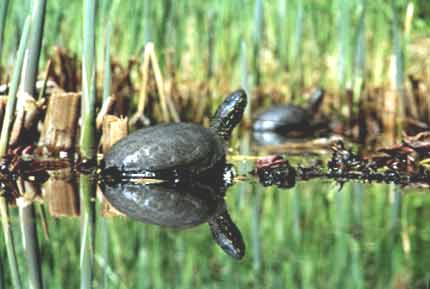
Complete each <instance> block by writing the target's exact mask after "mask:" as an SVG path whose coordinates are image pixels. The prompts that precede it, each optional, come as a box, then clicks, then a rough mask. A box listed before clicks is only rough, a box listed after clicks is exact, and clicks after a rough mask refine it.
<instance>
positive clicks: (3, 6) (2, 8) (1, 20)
mask: <svg viewBox="0 0 430 289" xmlns="http://www.w3.org/2000/svg"><path fill="white" fill-rule="evenodd" d="M8 6H9V0H4V1H2V2H1V3H0V59H1V55H2V50H3V41H4V39H3V38H4V31H5V24H6V14H7V10H8ZM0 63H1V62H0Z"/></svg>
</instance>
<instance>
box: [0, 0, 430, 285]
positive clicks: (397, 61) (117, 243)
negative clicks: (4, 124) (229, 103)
mask: <svg viewBox="0 0 430 289" xmlns="http://www.w3.org/2000/svg"><path fill="white" fill-rule="evenodd" d="M35 3H40V2H38V1H30V0H15V1H8V0H2V1H1V3H0V65H1V67H2V70H1V75H0V80H1V81H2V83H5V82H8V81H9V80H12V83H13V84H12V87H14V89H11V90H10V91H9V93H10V96H11V97H12V98H11V99H14V98H13V97H15V96H14V94H16V89H17V81H18V78H19V77H18V76H19V75H20V72H21V64H22V60H23V55H24V53H23V49H21V51H20V52H21V53H18V57H16V55H17V51H18V48H19V46H20V44H21V45H22V46H24V45H25V43H26V41H27V38H29V39H31V37H32V36H31V35H34V31H33V33H30V36H28V33H29V32H28V29H29V27H28V25H29V24H25V23H26V22H29V20H26V19H28V15H30V14H32V13H34V11H35V10H36V7H37V5H36V4H35ZM92 3H93V4H94V2H93V1H47V3H46V10H45V14H43V16H42V17H44V21H45V27H44V30H43V33H42V46H41V54H40V62H39V65H37V61H36V64H35V71H36V72H37V67H39V71H43V68H44V67H45V66H46V63H47V61H48V59H50V58H51V59H53V62H56V61H57V63H58V62H61V61H59V60H58V58H60V57H63V59H65V58H66V56H68V57H70V58H68V59H69V60H67V61H68V62H67V63H68V64H67V65H64V64H63V66H56V67H60V68H61V69H60V70H59V71H57V72H56V71H55V68H54V69H53V73H52V74H53V75H57V76H61V75H63V76H64V75H65V72H66V68H71V69H72V70H71V71H69V72H68V73H69V74H70V75H69V74H68V75H67V76H68V77H65V78H64V79H65V80H64V81H63V83H62V86H63V88H64V89H65V90H75V91H78V90H79V91H80V90H82V91H83V92H84V93H83V94H84V98H83V99H84V102H83V103H84V105H83V108H82V112H83V114H84V115H86V116H88V117H87V121H85V120H84V122H85V123H86V125H88V131H89V132H90V133H87V134H88V135H93V134H94V133H91V132H94V131H93V129H94V123H93V122H94V109H95V103H101V102H102V96H103V95H104V96H107V95H110V94H116V95H122V97H123V99H125V100H126V101H127V102H130V103H131V105H129V106H127V108H128V110H126V111H125V112H123V113H124V114H128V115H132V114H133V113H134V112H135V111H136V110H138V108H137V104H138V103H139V100H140V98H141V97H142V95H143V94H145V93H146V91H144V90H142V88H141V87H142V74H144V72H142V71H141V69H140V68H141V66H142V62H144V57H145V54H144V49H145V45H146V44H147V43H148V42H153V43H154V45H155V52H156V54H157V56H158V60H159V63H160V67H161V72H162V74H163V75H164V78H165V81H166V82H165V83H168V82H169V81H172V83H174V84H175V85H176V87H174V88H172V89H171V90H170V91H174V92H175V93H173V94H172V95H171V97H172V98H173V101H174V103H175V104H176V105H177V107H176V108H177V109H178V110H179V114H180V117H181V119H192V116H191V115H193V116H195V115H196V114H198V113H196V108H198V107H201V106H202V103H203V104H205V107H207V111H205V110H204V109H202V113H201V114H203V115H205V114H207V115H209V114H210V110H213V109H214V108H215V107H216V106H217V103H219V99H220V98H222V97H223V96H224V95H225V93H226V92H227V91H229V90H231V89H233V88H236V87H238V86H243V87H245V88H246V89H247V90H248V91H249V92H250V95H251V100H252V101H251V107H252V110H250V111H249V113H251V112H253V111H255V110H256V109H257V108H259V107H261V105H263V104H264V105H269V104H270V103H272V102H274V103H275V102H285V101H289V100H292V101H294V102H298V103H303V102H305V99H304V98H303V97H302V95H303V91H305V90H307V89H309V88H311V87H314V86H316V85H322V86H324V87H326V88H327V89H328V91H329V95H330V97H329V98H328V99H329V101H328V103H327V104H326V105H327V106H331V107H335V108H336V110H337V111H338V113H339V114H341V115H343V116H348V113H349V112H348V111H347V110H348V105H349V102H350V100H349V99H348V98H347V94H346V91H352V92H353V93H352V96H353V98H352V103H353V105H352V107H353V108H357V106H358V104H359V102H360V99H361V98H362V97H363V96H364V95H365V93H364V91H367V90H369V89H373V88H380V89H382V90H390V91H394V92H395V93H394V95H395V97H396V99H397V100H398V103H399V104H400V106H399V107H403V106H404V105H405V103H406V100H405V99H406V98H405V97H404V95H406V92H407V90H406V88H407V87H408V85H409V84H408V83H409V82H408V75H410V74H411V75H413V76H414V77H417V78H419V79H420V81H421V82H422V83H423V84H424V85H427V87H429V83H430V57H429V51H430V3H429V1H427V0H416V1H406V0H398V1H395V0H393V1H384V0H375V1H366V0H354V1H348V0H336V1H322V0H321V1H319V0H313V1H304V0H274V1H263V0H238V1H229V0H220V1H197V0H189V1H174V0H162V1H150V0H144V1H120V0H113V1H108V0H100V1H96V2H95V6H91V4H92ZM83 7H85V9H84V8H83ZM93 8H95V13H96V14H95V15H96V17H95V18H94V14H93V13H92V12H94V11H93V10H92V9H93ZM31 22H32V24H31V25H32V27H35V26H36V24H35V23H39V22H36V20H34V18H33V19H32V20H31ZM92 32H94V34H93V33H92ZM91 35H94V36H91ZM84 36H85V37H86V38H85V39H84ZM29 42H32V41H31V40H30V41H29ZM23 43H24V44H23ZM54 47H60V48H61V49H66V51H67V52H65V53H59V52H58V51H59V50H58V48H57V50H55V49H54ZM107 54H110V56H111V57H108V56H109V55H107ZM19 55H21V56H19ZM36 58H37V57H36ZM130 59H133V61H130ZM81 60H85V61H84V66H83V68H81V65H80V62H81ZM74 61H75V62H76V63H77V64H76V63H75V64H74ZM62 63H64V61H63V62H62ZM133 63H134V64H133ZM136 63H137V64H136ZM133 65H134V66H133ZM153 66H154V65H153ZM118 67H120V68H121V69H119V68H118ZM81 69H84V70H85V69H88V70H87V71H94V73H95V71H97V75H95V74H94V75H93V74H89V75H90V77H89V78H85V81H86V85H85V81H84V82H83V83H84V85H82V84H81V81H80V79H81V74H82V73H81ZM118 70H120V71H121V73H122V72H124V71H125V72H126V73H129V74H130V79H131V81H132V83H133V85H131V86H130V87H131V88H130V89H128V90H125V92H124V91H120V89H119V86H118V85H117V83H118ZM13 71H14V72H13ZM110 73H112V81H109V80H110V79H109V77H106V75H107V76H109V75H110ZM39 74H40V75H41V73H39ZM71 75H73V77H71ZM86 76H87V77H88V74H87V75H86ZM91 76H94V77H93V78H91ZM84 77H85V76H84ZM40 78H42V77H40ZM71 79H73V80H74V82H72V81H70V80H71ZM14 84H15V85H14ZM166 85H167V84H166ZM94 87H96V89H94ZM153 90H154V91H155V89H153ZM11 91H12V92H11ZM427 91H429V90H427ZM109 92H111V93H109ZM427 98H428V94H427ZM189 99H191V100H189ZM8 102H9V103H12V101H8ZM189 104H193V105H191V107H192V109H190V110H188V111H187V110H186V109H185V108H184V107H186V105H189ZM426 104H427V105H429V109H430V102H427V103H426ZM181 105H182V106H181ZM11 109H12V108H11ZM200 110H201V108H199V111H200ZM400 111H401V109H400ZM117 112H118V111H117ZM427 118H429V116H428V115H427ZM201 120H202V119H199V121H201ZM247 120H248V121H249V120H250V115H249V114H248V116H247ZM424 121H426V120H425V119H424ZM427 124H428V119H427ZM238 135H239V136H240V137H238ZM238 135H236V140H235V141H234V142H233V144H232V147H233V149H234V151H237V150H239V149H238V148H239V147H240V152H241V153H242V154H244V152H246V151H248V153H249V148H248V149H247V147H248V146H249V144H247V143H246V138H242V133H240V134H238ZM7 138H8V137H7ZM87 138H90V137H87ZM238 139H243V141H244V144H240V143H239V141H238ZM92 141H93V140H89V139H87V140H83V143H82V144H83V146H82V147H81V149H82V148H83V149H82V150H83V151H81V153H82V155H84V156H86V157H89V158H91V156H92V155H93V154H94V144H93V142H92ZM3 144H7V142H4V141H3ZM244 147H245V149H244ZM3 154H4V152H3ZM237 165H239V164H237ZM81 180H83V183H81V193H82V194H83V195H82V196H83V197H82V199H83V200H84V203H82V207H81V208H82V210H85V214H83V215H84V216H86V217H85V218H83V224H87V225H88V224H90V225H89V226H85V225H83V226H82V227H81V230H80V229H79V228H80V227H79V226H80V224H79V222H78V220H77V219H75V218H61V219H56V218H53V217H50V216H48V220H47V223H48V232H49V238H47V236H46V234H42V230H41V226H40V224H41V221H40V219H41V218H40V215H39V214H37V215H36V216H35V218H36V220H37V224H38V232H37V237H38V240H40V256H41V258H40V259H41V263H40V264H38V263H37V262H36V263H31V264H32V265H29V266H25V265H26V264H27V265H28V264H30V263H29V262H30V261H29V260H34V259H31V258H29V257H28V251H25V250H24V246H21V244H22V242H23V241H25V238H24V237H23V236H26V230H21V228H20V223H21V224H22V223H23V220H22V217H20V215H19V214H18V211H17V210H16V209H15V208H12V209H11V210H10V212H11V214H10V216H9V217H10V220H9V221H10V224H11V229H12V234H13V236H14V237H15V238H14V240H12V242H14V244H15V248H16V255H17V263H18V268H17V270H18V273H19V275H20V276H21V282H22V285H23V287H24V288H27V287H28V288H37V287H38V286H40V285H42V284H41V282H38V281H37V278H33V277H34V276H37V274H39V273H38V271H39V272H42V273H41V274H42V280H43V282H42V283H43V285H44V286H43V285H42V286H43V287H46V288H77V287H78V286H81V288H91V287H94V288H191V287H197V288H244V287H247V288H428V287H429V286H430V285H429V284H430V270H429V269H428V268H430V226H429V223H428V221H427V220H429V219H430V195H429V194H428V189H421V190H420V189H409V190H405V189H403V188H399V187H396V186H391V185H390V186H385V185H372V186H370V185H364V184H358V183H353V184H347V185H345V186H344V187H343V188H342V190H339V186H338V185H336V184H332V183H327V182H323V181H318V182H311V183H306V184H299V185H298V186H296V187H295V188H293V189H290V190H280V189H276V188H269V189H263V188H262V187H260V186H259V185H258V184H256V183H255V182H254V181H252V180H250V181H247V182H240V183H238V184H236V185H235V186H234V187H233V188H231V190H230V191H229V192H228V196H227V202H228V206H229V208H230V212H231V214H232V218H233V219H234V220H235V221H236V222H237V225H238V227H239V228H240V229H241V231H242V233H243V235H244V239H245V241H246V245H247V254H246V257H245V259H244V261H242V262H239V263H238V262H236V261H234V260H231V259H229V257H227V256H226V255H224V254H223V252H221V250H219V249H218V248H217V247H216V246H215V244H214V242H213V241H212V240H211V236H210V233H209V231H208V228H207V226H200V227H198V228H195V229H193V230H190V231H183V232H176V231H171V230H165V229H163V228H158V227H155V226H150V225H145V224H141V223H138V222H134V221H132V220H128V219H124V218H115V219H109V218H108V219H105V218H102V217H100V216H97V217H96V224H97V225H96V226H95V227H93V226H91V224H93V219H92V217H91V216H92V212H93V210H94V208H93V207H92V205H94V204H93V203H89V202H90V201H91V198H88V196H92V194H94V188H93V187H92V186H91V184H90V183H91V181H92V180H90V179H88V178H81ZM2 197H3V196H2ZM39 206H41V205H40V204H37V208H38V207H39ZM37 208H36V209H37ZM99 210H100V208H99V206H98V207H97V208H96V211H97V212H98V211H99ZM88 212H89V213H88ZM2 218H3V221H7V219H5V215H2ZM86 222H87V223H86ZM85 230H89V231H87V233H85V232H86V231H85ZM94 230H95V231H94ZM6 231H7V230H4V232H6ZM5 236H7V234H5ZM83 236H85V237H83ZM93 237H94V238H95V239H92V238H93ZM88 238H89V239H88ZM5 239H6V241H7V238H5ZM36 240H37V239H36ZM82 240H85V241H82ZM9 241H10V240H9ZM8 244H9V243H7V242H6V245H5V242H1V244H0V254H1V255H2V256H6V249H7V248H8V247H7V245H8ZM24 244H25V243H24ZM26 248H27V247H26ZM82 248H84V249H82ZM86 249H88V250H89V251H85V250H86ZM8 250H9V249H8ZM34 250H35V252H37V251H38V250H39V249H38V248H36V249H34ZM8 252H9V251H8ZM82 252H90V254H85V253H82ZM35 259H37V258H35ZM5 260H6V258H0V261H1V263H0V265H1V266H0V268H1V269H2V270H0V273H1V274H0V288H11V286H12V285H11V284H12V282H14V283H13V284H17V283H19V282H20V281H19V280H17V279H16V278H15V279H14V280H12V276H14V275H11V272H12V273H13V270H14V266H11V265H9V263H7V262H6V261H5ZM34 269H36V270H34Z"/></svg>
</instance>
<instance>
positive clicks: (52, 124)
mask: <svg viewBox="0 0 430 289" xmlns="http://www.w3.org/2000/svg"><path fill="white" fill-rule="evenodd" d="M79 100H80V95H79V93H73V92H70V93H66V92H56V93H53V94H52V95H51V96H50V97H49V102H48V108H47V111H46V116H45V121H44V123H43V128H42V132H41V136H40V140H39V146H42V147H44V148H47V150H48V151H49V152H60V151H72V150H73V149H74V145H75V139H76V131H77V126H78V118H79Z"/></svg>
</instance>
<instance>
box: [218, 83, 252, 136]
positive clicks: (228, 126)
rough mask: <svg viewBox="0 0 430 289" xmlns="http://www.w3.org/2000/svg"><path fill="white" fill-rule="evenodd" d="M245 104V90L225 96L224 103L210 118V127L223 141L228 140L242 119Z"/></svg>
mask: <svg viewBox="0 0 430 289" xmlns="http://www.w3.org/2000/svg"><path fill="white" fill-rule="evenodd" d="M246 103H247V99H246V93H245V90H243V89H239V90H236V91H234V92H232V93H231V94H230V95H229V96H227V97H226V99H225V100H224V102H223V103H222V104H221V105H220V106H219V107H218V109H217V111H216V112H215V114H214V116H213V117H212V120H211V127H212V128H213V129H214V130H215V131H216V132H217V133H218V135H219V136H221V137H222V138H223V139H225V140H228V139H229V138H230V135H231V132H232V130H233V128H234V127H235V126H236V125H237V124H238V123H239V122H240V120H241V119H242V115H243V112H244V111H245V108H246Z"/></svg>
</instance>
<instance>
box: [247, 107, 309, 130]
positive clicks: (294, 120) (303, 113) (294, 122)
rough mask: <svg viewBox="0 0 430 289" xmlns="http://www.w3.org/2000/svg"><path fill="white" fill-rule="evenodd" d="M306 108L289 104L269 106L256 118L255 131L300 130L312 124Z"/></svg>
mask: <svg viewBox="0 0 430 289" xmlns="http://www.w3.org/2000/svg"><path fill="white" fill-rule="evenodd" d="M309 118H310V116H309V114H308V112H307V110H306V109H304V108H302V107H300V106H296V105H292V104H288V105H279V106H272V107H269V108H268V109H267V110H265V111H263V112H262V113H260V114H259V115H257V117H256V118H255V121H254V124H253V130H254V131H277V132H288V131H300V130H304V129H307V128H308V127H309V125H310V120H309Z"/></svg>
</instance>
